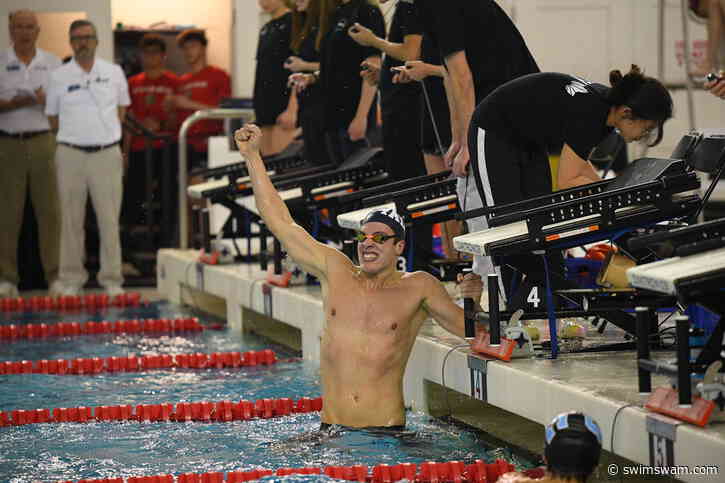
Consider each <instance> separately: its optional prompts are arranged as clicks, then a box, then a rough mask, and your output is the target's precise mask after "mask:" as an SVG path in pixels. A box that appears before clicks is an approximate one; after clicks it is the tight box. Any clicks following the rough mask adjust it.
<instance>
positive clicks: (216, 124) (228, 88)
mask: <svg viewBox="0 0 725 483" xmlns="http://www.w3.org/2000/svg"><path fill="white" fill-rule="evenodd" d="M178 93H179V94H182V95H185V96H187V97H188V98H189V99H191V100H192V101H195V102H201V103H202V104H207V105H209V106H216V107H218V106H219V104H220V103H221V100H222V98H224V97H230V96H231V95H232V81H231V78H230V77H229V74H227V73H226V72H224V71H223V70H222V69H220V68H218V67H214V66H211V65H208V66H206V67H204V68H203V69H202V70H200V71H199V72H196V73H193V72H189V73H187V74H184V75H182V76H181V77H180V78H179V88H178ZM193 113H194V111H188V110H184V109H180V110H179V111H178V122H179V126H181V123H183V122H184V120H185V119H186V118H187V117H189V116H191V115H192V114H193ZM222 129H223V122H222V121H212V120H204V121H197V122H196V123H194V125H193V126H191V129H189V131H187V142H188V143H189V144H190V145H191V146H193V147H194V150H195V151H206V149H207V139H208V137H209V136H210V135H214V134H219V133H220V132H222Z"/></svg>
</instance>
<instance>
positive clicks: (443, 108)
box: [420, 77, 451, 156]
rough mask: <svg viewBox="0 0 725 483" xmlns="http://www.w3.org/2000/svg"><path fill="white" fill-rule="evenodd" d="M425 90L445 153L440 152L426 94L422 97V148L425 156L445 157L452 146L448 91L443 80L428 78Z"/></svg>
mask: <svg viewBox="0 0 725 483" xmlns="http://www.w3.org/2000/svg"><path fill="white" fill-rule="evenodd" d="M424 82H425V88H426V91H427V93H428V99H430V104H431V109H432V111H433V118H434V119H435V123H436V127H437V128H438V136H440V143H441V144H442V146H443V150H444V151H443V152H440V151H441V150H440V148H439V146H438V139H437V137H436V130H435V129H434V127H433V121H432V120H431V116H430V110H429V109H428V105H427V103H426V100H425V93H423V94H421V96H420V103H421V104H420V109H421V115H420V147H421V149H422V150H423V152H424V153H425V154H432V155H436V156H443V155H444V154H445V151H446V150H447V149H448V147H449V146H450V145H451V114H450V111H449V110H448V100H447V99H446V89H445V87H444V86H443V80H442V79H437V78H431V77H429V78H427V79H426V80H425V81H424Z"/></svg>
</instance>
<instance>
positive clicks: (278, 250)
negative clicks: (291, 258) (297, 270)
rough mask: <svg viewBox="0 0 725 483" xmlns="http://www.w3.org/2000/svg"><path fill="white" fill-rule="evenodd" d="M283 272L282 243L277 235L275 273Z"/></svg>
mask: <svg viewBox="0 0 725 483" xmlns="http://www.w3.org/2000/svg"><path fill="white" fill-rule="evenodd" d="M281 273H282V244H281V243H280V242H279V240H278V239H277V238H276V237H275V239H274V274H275V275H280V274H281Z"/></svg>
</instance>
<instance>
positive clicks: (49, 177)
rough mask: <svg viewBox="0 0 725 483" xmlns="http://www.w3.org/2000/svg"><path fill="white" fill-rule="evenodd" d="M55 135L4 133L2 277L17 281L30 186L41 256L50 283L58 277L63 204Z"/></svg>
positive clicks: (0, 144)
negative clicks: (60, 192)
mask: <svg viewBox="0 0 725 483" xmlns="http://www.w3.org/2000/svg"><path fill="white" fill-rule="evenodd" d="M54 155H55V136H53V135H52V134H51V133H47V134H40V135H38V136H34V137H32V138H28V139H14V138H11V137H0V207H2V208H1V209H2V211H1V213H2V216H0V281H3V280H4V281H7V282H10V283H12V284H14V285H17V283H18V280H19V277H18V238H19V236H20V227H21V226H22V222H23V213H24V209H25V198H26V195H27V190H28V189H30V199H31V201H32V203H33V209H34V211H35V217H36V219H37V221H38V233H39V235H40V243H39V247H40V258H41V260H42V262H43V269H44V270H45V280H46V282H48V284H51V283H53V281H54V280H55V279H56V278H57V277H58V250H59V249H58V246H59V243H60V204H59V202H58V185H57V181H56V171H55V161H54V159H53V157H54Z"/></svg>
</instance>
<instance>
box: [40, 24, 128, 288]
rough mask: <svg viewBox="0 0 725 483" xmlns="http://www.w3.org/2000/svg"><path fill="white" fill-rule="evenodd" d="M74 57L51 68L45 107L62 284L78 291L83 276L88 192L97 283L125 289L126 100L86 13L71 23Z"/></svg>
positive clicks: (115, 70)
mask: <svg viewBox="0 0 725 483" xmlns="http://www.w3.org/2000/svg"><path fill="white" fill-rule="evenodd" d="M70 44H71V48H72V49H73V59H71V61H70V62H68V63H67V64H64V65H63V66H61V67H60V68H58V69H57V70H56V71H55V72H53V73H52V74H51V78H50V88H49V90H48V100H47V104H46V108H45V113H46V114H47V115H48V117H49V119H50V124H51V126H52V127H53V129H57V130H58V135H57V142H58V149H57V150H56V158H55V159H56V165H57V167H58V188H59V191H60V200H61V203H62V206H63V213H62V224H61V242H60V277H59V280H60V283H61V285H62V291H63V293H64V294H69V295H71V294H77V293H78V292H80V290H81V289H82V288H83V285H84V284H85V283H86V281H87V280H88V272H87V271H86V269H85V267H84V258H85V256H84V255H85V247H84V245H85V243H84V242H85V229H84V222H85V214H86V199H87V196H88V193H89V192H90V195H91V201H92V202H93V208H94V209H95V211H96V218H97V220H98V228H99V231H100V235H101V250H100V262H101V269H100V271H99V272H98V282H99V284H100V285H102V286H103V287H104V288H105V289H106V291H107V292H108V293H109V294H110V295H117V294H120V293H123V289H122V288H121V285H122V283H123V276H122V275H121V243H120V236H119V226H118V218H119V215H120V211H121V197H122V192H123V187H122V178H123V158H122V155H121V148H120V146H119V142H120V140H121V120H122V119H123V118H124V116H125V115H126V106H128V105H129V104H131V101H130V99H129V95H128V84H127V83H126V78H125V76H124V75H123V71H122V70H121V68H120V67H119V66H118V65H115V64H112V63H110V62H108V61H105V60H103V59H99V58H97V57H96V47H97V46H98V37H97V35H96V28H95V26H94V25H93V24H92V23H91V22H89V21H87V20H75V21H74V22H73V23H72V24H71V26H70Z"/></svg>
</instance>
